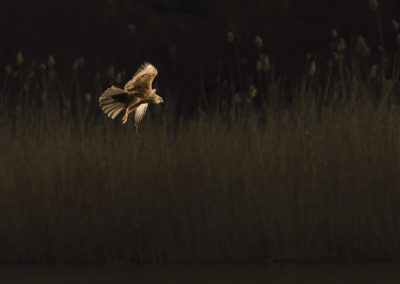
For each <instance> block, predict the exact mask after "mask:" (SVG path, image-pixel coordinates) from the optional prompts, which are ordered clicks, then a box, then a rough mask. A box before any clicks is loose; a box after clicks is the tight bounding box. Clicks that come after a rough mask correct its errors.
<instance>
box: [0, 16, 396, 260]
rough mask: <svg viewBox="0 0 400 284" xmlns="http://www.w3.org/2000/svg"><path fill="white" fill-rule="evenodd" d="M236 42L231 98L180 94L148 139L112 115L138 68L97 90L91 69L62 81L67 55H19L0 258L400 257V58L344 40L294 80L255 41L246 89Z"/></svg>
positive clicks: (149, 129) (151, 121)
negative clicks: (106, 111)
mask: <svg viewBox="0 0 400 284" xmlns="http://www.w3.org/2000/svg"><path fill="white" fill-rule="evenodd" d="M393 24H394V29H395V32H396V33H397V31H398V23H397V22H395V21H394V22H393ZM395 24H397V26H396V25H395ZM396 27H397V29H396ZM397 37H398V36H397ZM228 41H229V43H230V45H231V46H232V50H234V51H235V52H234V53H233V55H232V61H231V63H232V64H231V65H230V66H231V70H230V73H229V75H228V76H227V79H226V80H228V81H227V82H222V83H221V80H217V81H218V86H217V87H216V88H215V90H216V93H217V95H218V96H215V95H214V96H209V95H208V94H207V93H206V91H205V89H204V88H200V89H201V90H202V93H201V95H202V96H203V97H202V100H203V106H200V107H199V108H198V109H197V110H196V113H194V114H191V115H184V116H180V115H177V108H176V107H175V106H174V103H170V101H171V100H168V98H165V101H166V102H167V104H166V105H165V106H164V107H163V108H162V109H157V108H156V107H154V108H150V109H149V113H148V114H147V115H146V117H145V120H144V122H143V124H142V128H141V130H140V135H136V133H135V128H134V127H133V125H132V124H130V123H129V122H128V124H127V126H121V125H120V123H119V121H111V120H109V119H107V118H105V117H104V115H103V114H102V113H101V110H100V108H98V106H97V97H98V95H99V94H100V93H101V91H102V90H104V88H105V87H106V86H107V85H110V84H121V77H122V76H124V74H125V73H124V72H119V73H118V72H115V69H114V67H112V68H111V67H110V69H109V70H108V71H107V72H106V73H104V74H106V75H104V74H101V73H97V74H95V75H94V74H92V75H93V77H91V78H92V79H88V78H86V77H85V76H88V75H87V73H88V72H82V69H83V68H84V59H83V58H78V59H77V60H76V61H75V62H74V63H73V65H72V66H73V74H72V78H70V80H69V81H68V80H61V79H60V78H59V77H58V74H57V72H56V71H55V67H54V65H55V60H54V57H52V56H50V57H49V59H48V62H47V63H42V64H38V63H36V62H34V61H32V62H30V63H29V64H28V63H27V62H26V60H24V58H23V56H22V54H18V55H17V64H16V66H11V65H10V66H7V67H6V68H5V74H4V76H2V78H1V80H0V87H1V90H0V133H1V139H0V262H1V263H95V262H113V263H115V262H134V263H144V262H150V263H158V262H204V261H212V262H215V261H238V262H241V261H354V260H373V261H377V260H385V261H391V260H400V214H399V208H400V174H399V172H400V159H399V158H400V156H399V155H400V128H399V126H400V124H399V122H400V103H399V98H400V85H399V74H400V72H399V65H400V64H399V63H400V62H399V54H400V53H399V52H400V50H399V52H397V51H394V53H393V57H392V59H391V60H390V61H389V62H390V64H388V63H387V62H388V60H387V56H388V54H386V53H384V52H381V57H382V58H381V59H382V60H380V57H378V58H376V57H375V59H374V58H372V59H368V58H366V57H368V56H370V54H368V53H370V49H369V47H368V46H367V45H366V41H365V40H364V39H363V38H361V37H359V38H358V40H357V44H356V45H355V50H353V51H349V50H347V49H346V44H345V42H344V39H343V38H340V35H339V36H338V32H337V31H333V42H332V46H333V48H334V52H333V54H332V55H333V56H332V60H330V61H328V63H329V64H328V65H327V66H328V67H327V68H326V69H325V70H324V71H322V70H321V68H319V67H320V66H321V64H320V62H319V61H317V60H316V58H315V57H313V56H309V57H308V58H309V60H308V62H307V66H306V69H305V71H304V74H302V75H301V78H300V79H299V80H297V81H291V82H288V80H285V79H282V78H277V77H276V76H275V75H274V66H272V65H271V64H270V62H269V58H268V57H267V56H266V55H265V54H264V53H263V50H262V48H263V47H262V45H263V43H262V39H261V38H260V37H256V39H255V44H256V46H257V48H258V55H259V58H257V60H256V64H255V66H256V70H253V72H252V73H255V74H253V75H255V78H257V79H256V80H254V85H253V84H251V85H250V86H248V87H247V86H245V83H244V82H246V80H245V76H247V75H248V74H249V70H241V67H240V62H239V61H240V60H239V58H238V57H239V55H238V52H237V47H235V46H234V45H235V42H234V37H233V34H232V33H228ZM399 46H400V42H399ZM381 50H383V49H382V48H381ZM357 52H358V53H357ZM349 54H353V55H352V56H351V57H349V56H348V55H349ZM371 61H375V62H378V63H377V64H374V65H372V64H371ZM233 62H235V64H234V63H233ZM379 62H382V63H379ZM371 65H372V66H371ZM250 73H251V72H250ZM110 74H111V75H110ZM107 76H108V77H107ZM218 76H220V75H218ZM93 78H95V79H94V80H93ZM107 78H108V79H109V80H110V81H108V82H107V84H105V83H104V82H105V79H107ZM237 80H239V84H237V82H238V81H237ZM84 82H93V84H92V85H90V84H89V85H88V84H84ZM295 82H297V83H295ZM88 90H90V91H91V92H88ZM210 97H211V98H212V99H209V98H210ZM204 101H205V103H204Z"/></svg>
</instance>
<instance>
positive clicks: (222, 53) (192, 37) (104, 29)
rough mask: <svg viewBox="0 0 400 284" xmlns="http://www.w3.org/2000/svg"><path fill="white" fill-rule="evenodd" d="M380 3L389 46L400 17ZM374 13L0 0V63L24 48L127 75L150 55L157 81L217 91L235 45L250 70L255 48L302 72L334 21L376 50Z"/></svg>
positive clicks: (345, 2)
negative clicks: (394, 23) (259, 46)
mask: <svg viewBox="0 0 400 284" xmlns="http://www.w3.org/2000/svg"><path fill="white" fill-rule="evenodd" d="M379 13H380V15H381V19H382V24H383V30H384V33H385V34H384V38H385V45H386V48H387V49H388V50H390V49H394V47H395V43H394V36H393V31H392V29H391V22H392V18H397V19H398V20H400V1H398V0H386V1H380V3H379ZM376 16H377V15H376V13H375V12H373V11H371V10H370V9H369V1H368V0H327V1H322V0H307V1H298V0H264V1H261V0H260V1H256V0H236V1H207V0H146V1H144V0H136V1H134V0H132V1H128V0H120V1H115V0H102V1H94V0H70V1H22V0H14V1H1V4H0V34H1V45H0V64H1V65H2V66H5V65H6V64H15V58H16V54H17V53H18V52H19V51H21V52H22V54H23V55H24V58H25V61H28V60H32V59H35V60H39V61H40V60H42V61H43V62H46V61H47V58H48V55H50V54H53V55H54V56H55V59H56V70H57V72H58V73H59V74H60V77H63V76H64V77H65V76H68V74H70V73H71V72H72V67H71V66H72V63H73V62H74V60H75V59H76V58H78V57H80V56H82V57H84V59H85V71H86V72H87V73H88V74H93V76H94V74H95V72H97V71H99V72H100V71H101V72H106V71H105V70H107V68H108V67H109V66H111V65H114V66H115V68H116V70H117V71H121V70H126V72H127V75H126V78H124V80H125V79H128V77H130V76H131V75H132V74H133V72H134V71H135V70H136V68H137V67H138V66H139V65H140V64H141V63H142V62H143V61H149V62H151V63H153V64H154V65H155V66H156V67H157V68H158V69H159V74H160V75H159V76H158V78H157V81H158V82H156V84H157V87H159V88H161V89H164V93H165V90H166V89H174V93H175V95H176V94H181V95H182V96H185V94H184V93H185V92H184V91H182V90H189V92H191V93H193V94H195V93H196V92H197V91H196V90H198V89H199V88H204V89H205V91H207V92H212V91H213V89H215V88H216V84H217V81H218V80H221V78H222V79H223V78H224V77H228V76H229V70H231V69H230V67H229V64H232V61H234V60H233V59H234V58H235V50H236V51H237V52H238V57H239V58H240V64H242V65H243V66H242V67H243V70H244V71H243V72H247V73H246V74H248V77H249V78H250V79H251V76H252V72H254V66H255V62H256V61H257V58H258V53H259V52H263V53H265V54H267V55H269V57H270V61H271V63H272V65H274V66H275V68H276V71H277V72H278V73H279V74H284V75H295V74H298V73H299V72H301V71H302V70H303V69H304V66H305V63H306V54H307V53H311V54H313V55H315V56H316V58H318V60H319V61H320V62H323V61H324V60H325V59H327V58H329V56H331V50H330V49H329V44H330V41H331V38H332V37H331V30H332V29H333V28H335V29H337V30H338V32H339V36H340V37H344V38H345V39H346V41H347V43H348V45H351V43H352V42H351V39H353V38H356V37H357V36H358V35H359V34H361V35H363V36H364V37H365V38H366V40H367V42H368V43H369V44H370V45H371V49H372V52H374V51H375V50H377V43H378V38H379V33H378V25H377V19H376ZM130 24H134V25H135V29H136V31H135V32H134V33H131V32H130V31H129V25H130ZM228 31H232V32H233V33H234V43H233V44H229V43H228V42H227V37H226V34H227V32H228ZM256 35H259V36H260V37H262V38H263V40H264V45H263V47H262V50H261V51H259V50H258V49H257V48H256V47H255V45H254V38H255V36H256ZM320 65H321V66H323V63H321V64H320ZM246 70H247V71H246ZM3 72H4V68H2V69H1V70H0V74H2V73H3ZM176 88H180V89H181V90H180V91H179V90H176ZM170 95H171V94H170Z"/></svg>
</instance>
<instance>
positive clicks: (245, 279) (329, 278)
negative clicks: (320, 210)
mask: <svg viewBox="0 0 400 284" xmlns="http://www.w3.org/2000/svg"><path fill="white" fill-rule="evenodd" d="M0 283H1V284H8V283H15V284H17V283H42V284H45V283H56V284H62V283H72V284H81V283H82V284H83V283H85V284H87V283H96V284H98V283H117V284H119V283H218V284H221V283H249V284H252V283H279V284H285V283H307V284H313V283H315V284H317V283H318V284H331V283H341V284H346V283H349V284H350V283H351V284H358V283H359V284H371V283H396V284H398V283H400V263H399V264H235V265H224V264H218V265H210V264H205V265H161V266H154V265H139V266H134V265H102V266H29V267H28V266H24V267H21V266H2V267H0Z"/></svg>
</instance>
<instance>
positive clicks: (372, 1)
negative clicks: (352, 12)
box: [369, 0, 378, 11]
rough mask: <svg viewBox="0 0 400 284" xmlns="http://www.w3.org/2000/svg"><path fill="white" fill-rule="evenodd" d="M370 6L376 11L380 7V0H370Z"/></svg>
mask: <svg viewBox="0 0 400 284" xmlns="http://www.w3.org/2000/svg"><path fill="white" fill-rule="evenodd" d="M369 8H370V9H371V10H372V11H374V10H376V9H377V8H378V0H369Z"/></svg>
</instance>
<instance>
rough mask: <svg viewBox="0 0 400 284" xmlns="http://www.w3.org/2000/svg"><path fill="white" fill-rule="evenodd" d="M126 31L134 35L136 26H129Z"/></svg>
mask: <svg viewBox="0 0 400 284" xmlns="http://www.w3.org/2000/svg"><path fill="white" fill-rule="evenodd" d="M128 29H129V32H130V33H131V34H135V33H136V26H135V25H134V24H129V26H128Z"/></svg>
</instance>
